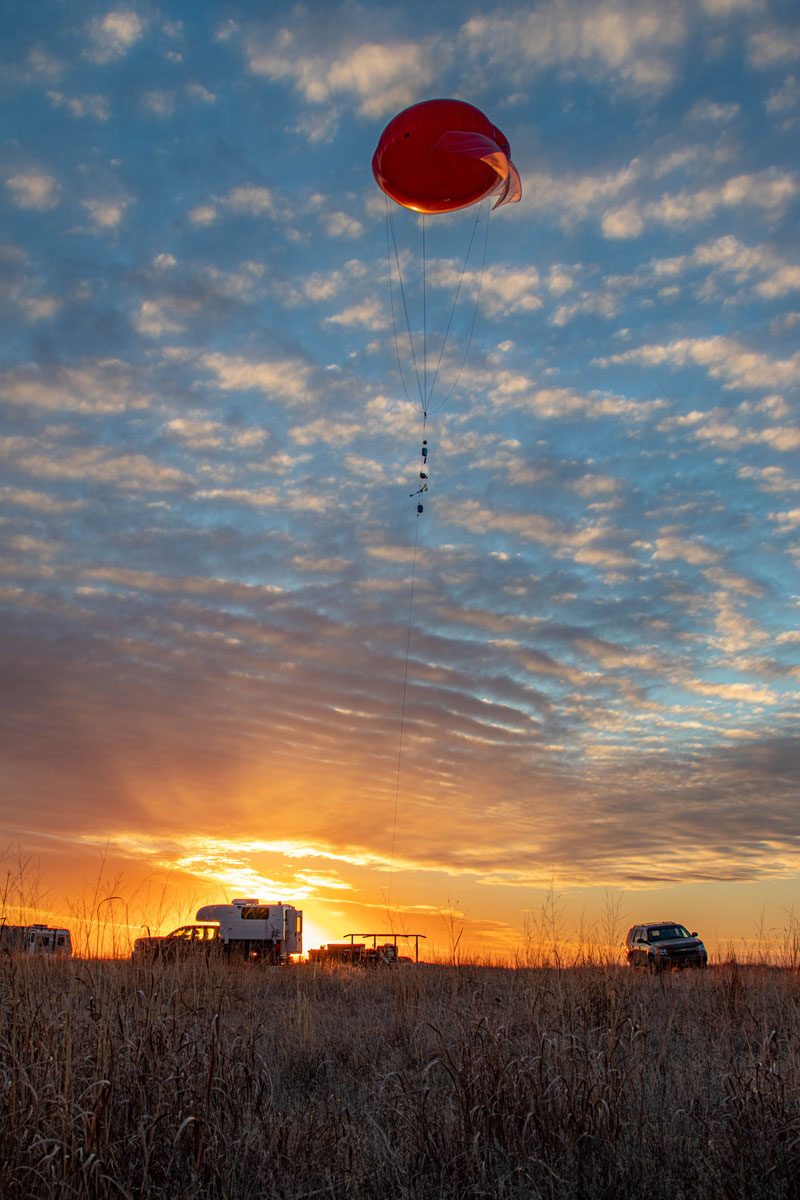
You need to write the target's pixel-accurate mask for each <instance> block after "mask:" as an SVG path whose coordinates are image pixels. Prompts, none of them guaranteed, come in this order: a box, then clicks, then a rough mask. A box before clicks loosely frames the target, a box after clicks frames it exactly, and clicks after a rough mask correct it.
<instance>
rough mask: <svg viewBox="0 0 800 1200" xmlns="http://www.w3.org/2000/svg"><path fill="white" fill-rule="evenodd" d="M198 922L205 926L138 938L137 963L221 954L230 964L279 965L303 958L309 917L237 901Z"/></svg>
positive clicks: (208, 911)
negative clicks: (305, 923)
mask: <svg viewBox="0 0 800 1200" xmlns="http://www.w3.org/2000/svg"><path fill="white" fill-rule="evenodd" d="M195 916H196V917H197V920H198V922H199V924H197V925H182V926H181V928H180V929H173V931H172V933H168V934H167V936H166V937H143V938H137V939H136V941H135V942H134V944H133V954H132V958H133V960H134V962H136V961H137V960H140V959H142V958H146V957H150V958H158V957H161V958H177V957H179V956H180V957H183V956H184V955H186V954H196V953H198V952H201V953H202V952H205V953H211V952H219V953H222V954H224V955H226V956H227V957H229V958H237V959H242V958H243V959H246V960H248V961H254V960H258V961H263V962H270V963H275V964H276V965H278V964H279V963H288V962H290V961H291V956H292V955H293V954H302V953H303V913H302V911H301V910H300V909H299V908H295V907H294V905H293V904H283V903H279V904H263V903H262V902H261V901H260V900H234V901H233V902H232V903H231V904H205V905H204V906H203V907H202V908H198V910H197V913H196V914H195Z"/></svg>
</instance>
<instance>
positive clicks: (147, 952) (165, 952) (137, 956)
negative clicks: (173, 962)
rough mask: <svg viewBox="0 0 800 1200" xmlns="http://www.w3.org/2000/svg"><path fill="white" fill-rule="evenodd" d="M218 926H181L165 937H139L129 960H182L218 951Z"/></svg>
mask: <svg viewBox="0 0 800 1200" xmlns="http://www.w3.org/2000/svg"><path fill="white" fill-rule="evenodd" d="M220 945H221V943H220V937H219V926H218V925H210V924H209V925H181V927H180V929H173V931H172V933H168V934H167V935H166V937H140V938H137V939H136V941H135V942H134V943H133V953H132V955H131V958H132V959H133V961H134V962H138V961H140V960H141V959H143V958H166V959H175V958H184V957H185V956H186V955H187V954H197V953H203V952H206V953H208V952H210V951H211V950H218V949H219V947H220Z"/></svg>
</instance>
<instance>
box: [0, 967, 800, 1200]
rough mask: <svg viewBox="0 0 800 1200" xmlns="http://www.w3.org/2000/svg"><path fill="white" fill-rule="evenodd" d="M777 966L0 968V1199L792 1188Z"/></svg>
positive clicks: (796, 990) (793, 1108)
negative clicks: (686, 969) (638, 971)
mask: <svg viewBox="0 0 800 1200" xmlns="http://www.w3.org/2000/svg"><path fill="white" fill-rule="evenodd" d="M799 1026H800V978H798V975H797V974H796V973H792V972H790V971H779V970H774V969H768V968H763V967H762V968H744V967H741V966H739V965H737V964H733V965H731V966H728V967H722V968H718V969H714V970H710V971H708V972H705V973H701V972H696V973H687V974H683V975H665V976H659V977H650V976H649V975H644V974H642V975H634V974H631V973H630V972H628V971H627V970H625V969H623V968H618V967H614V966H608V967H590V968H584V967H578V968H572V969H563V968H546V967H541V968H535V969H527V968H519V969H508V968H496V967H495V968H492V967H479V966H476V965H471V964H463V963H462V964H461V965H459V966H446V965H441V966H434V967H423V966H420V967H418V968H417V967H410V966H409V967H403V968H398V969H395V970H389V969H385V970H375V971H366V970H361V971H359V970H357V969H353V968H349V969H347V968H346V969H338V970H330V969H319V968H314V967H308V966H297V967H290V968H264V967H255V968H249V967H247V966H246V965H243V964H239V965H227V964H225V963H224V962H222V961H217V960H206V959H205V958H203V959H198V960H196V961H190V962H184V963H177V964H173V965H169V964H153V965H150V966H146V967H144V966H143V967H135V966H132V965H131V964H130V963H127V962H112V961H102V962H91V961H84V962H82V961H75V960H73V961H71V962H70V961H52V962H48V961H44V960H35V959H17V960H7V961H5V962H3V963H2V964H0V1195H2V1196H3V1197H4V1200H31V1198H33V1197H35V1198H36V1200H51V1198H55V1197H59V1198H61V1197H70V1198H72V1197H75V1198H83V1197H85V1198H87V1200H88V1198H91V1200H95V1198H103V1200H106V1198H108V1200H112V1198H114V1200H117V1198H118V1197H128V1198H131V1200H133V1198H140V1197H141V1198H144V1197H153V1198H157V1197H163V1198H164V1200H201V1198H202V1200H206V1198H208V1200H212V1198H213V1200H256V1198H262V1197H270V1198H271V1197H275V1198H285V1200H300V1198H301V1197H302V1198H308V1200H310V1198H311V1197H330V1198H331V1200H367V1198H369V1200H387V1198H388V1197H392V1198H394V1197H397V1198H398V1200H406V1198H407V1200H433V1198H436V1197H442V1198H444V1200H472V1198H476V1200H477V1198H478V1197H486V1198H491V1200H495V1198H496V1200H523V1198H524V1200H533V1198H539V1197H541V1198H548V1200H556V1198H558V1200H572V1198H575V1200H578V1198H580V1200H589V1198H592V1200H595V1198H602V1197H609V1198H610V1197H613V1198H614V1200H633V1198H639V1197H647V1200H662V1198H663V1200H675V1198H676V1197H685V1198H686V1200H689V1198H692V1200H706V1198H707V1200H712V1198H713V1200H718V1198H719V1197H725V1198H727V1200H734V1198H741V1200H759V1198H760V1197H764V1198H767V1197H769V1198H774V1197H786V1198H787V1200H791V1198H792V1197H795V1196H797V1195H798V1179H800V1027H799Z"/></svg>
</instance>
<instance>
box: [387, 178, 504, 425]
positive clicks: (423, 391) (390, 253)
mask: <svg viewBox="0 0 800 1200" xmlns="http://www.w3.org/2000/svg"><path fill="white" fill-rule="evenodd" d="M384 200H385V204H386V254H387V265H388V274H389V296H390V301H391V310H392V332H393V335H394V348H395V356H396V358H397V368H398V372H399V374H400V382H401V383H402V385H403V392H404V393H405V397H406V399H407V400H408V401H410V400H411V396H410V395H409V391H408V385H407V383H406V378H405V371H404V370H403V361H402V355H401V353H400V336H399V330H398V324H397V307H398V306H397V302H396V299H395V288H394V274H395V270H396V272H397V283H398V287H399V291H400V298H401V301H402V309H403V317H404V320H405V332H406V336H407V337H408V345H409V350H410V354H411V363H412V366H413V368H414V376H415V378H416V382H417V392H418V393H419V400H420V406H421V408H422V415H423V417H427V416H428V415H429V414H432V413H435V412H439V410H440V409H442V408H444V406H445V404H447V402H448V401H449V400H450V399H451V397H452V396H453V393H454V392H455V390H456V388H457V387H458V384H459V381H460V379H461V376H462V374H463V371H464V367H465V365H466V361H467V357H468V355H469V351H470V347H471V345H472V338H473V336H474V333H475V325H476V323H477V318H478V308H479V305H480V298H481V291H482V289H483V279H484V275H485V272H486V253H487V247H488V242H489V212H488V211H486V210H485V205H484V204H481V205H480V207H479V209H478V212H477V214H476V217H475V221H474V223H473V226H472V232H471V234H470V239H469V244H468V245H467V251H466V254H465V255H464V262H463V264H462V266H461V271H460V273H459V278H458V284H457V285H456V290H455V294H454V296H453V302H452V304H451V306H450V315H449V317H448V320H447V327H446V329H445V332H444V337H443V338H442V342H441V346H440V348H439V357H438V359H437V361H436V368H435V370H434V372H433V375H432V378H431V383H430V386H428V321H427V246H426V228H425V214H424V213H423V214H422V374H420V364H419V361H418V359H417V349H416V346H415V344H414V334H413V331H412V328H411V317H410V314H409V309H408V299H407V296H406V288H405V284H404V282H403V272H402V269H401V267H400V251H399V249H398V245H397V233H396V230H395V225H394V217H393V215H392V210H391V207H390V204H389V200H388V197H384ZM484 216H485V219H486V224H485V226H484V234H483V247H482V256H481V266H480V271H479V272H478V286H477V291H476V295H475V305H474V308H473V312H472V320H471V323H470V329H469V334H468V336H467V341H466V345H465V347H464V353H463V355H462V357H461V363H460V365H459V368H458V371H457V373H456V377H455V379H454V381H453V384H452V386H451V388H450V390H449V391H448V392H447V394H446V395H445V396H444V397H443V398H442V399H441V400H440V401H439V403H438V404H436V405H435V407H433V408H431V407H430V404H431V400H432V399H433V393H434V391H435V388H436V382H437V380H438V378H439V372H440V369H441V365H442V361H443V359H444V352H445V349H446V347H447V341H448V338H449V335H450V329H451V327H452V324H453V318H454V317H455V313H456V308H457V307H458V301H459V298H460V295H461V289H462V286H463V284H464V280H465V278H466V274H467V267H468V266H469V258H470V255H471V253H472V248H473V244H474V241H475V236H476V234H477V231H478V225H479V224H480V222H481V220H482V219H483V218H484ZM392 257H394V268H393V267H392Z"/></svg>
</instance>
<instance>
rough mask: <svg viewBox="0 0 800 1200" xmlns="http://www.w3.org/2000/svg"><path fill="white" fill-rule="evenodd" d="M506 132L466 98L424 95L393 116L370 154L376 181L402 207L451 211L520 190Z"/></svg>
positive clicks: (513, 197) (506, 198) (508, 198)
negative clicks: (421, 98) (446, 98)
mask: <svg viewBox="0 0 800 1200" xmlns="http://www.w3.org/2000/svg"><path fill="white" fill-rule="evenodd" d="M510 153H511V151H510V147H509V144H508V139H507V138H506V136H505V134H503V133H501V131H500V130H499V129H498V128H497V126H496V125H493V124H492V122H491V121H490V120H489V118H488V117H487V116H486V115H485V114H484V113H482V112H481V110H480V109H479V108H475V106H474V105H473V104H467V103H466V102H465V101H464V100H424V101H423V102H422V103H421V104H412V105H411V107H410V108H406V109H404V110H403V112H401V113H398V114H397V116H396V117H393V118H392V120H391V121H390V122H389V124H388V125H387V126H386V128H385V129H384V131H383V133H382V134H381V137H380V141H379V142H378V147H377V149H376V151H375V154H374V155H373V158H372V173H373V174H374V176H375V179H376V180H377V182H378V186H379V187H380V188H381V189H382V190H383V191H384V192H385V193H386V195H387V196H389V197H391V199H392V200H395V201H396V202H397V203H398V204H401V205H402V206H403V207H404V208H410V209H413V210H414V211H415V212H420V213H441V212H453V211H454V210H455V209H459V208H467V207H468V206H469V205H470V204H477V202H478V201H479V200H483V199H484V197H485V196H490V195H497V197H498V199H497V203H496V204H495V206H494V207H495V208H497V207H498V206H499V205H501V204H510V203H513V202H515V201H517V200H519V199H520V197H521V196H522V184H521V182H520V178H519V174H518V172H517V169H516V167H515V166H514V164H513V162H512V161H511V157H510Z"/></svg>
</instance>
